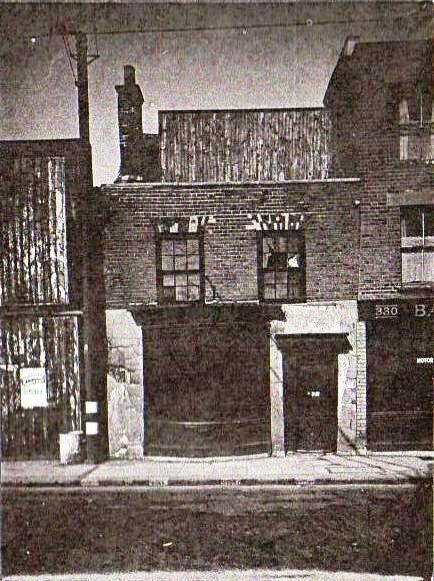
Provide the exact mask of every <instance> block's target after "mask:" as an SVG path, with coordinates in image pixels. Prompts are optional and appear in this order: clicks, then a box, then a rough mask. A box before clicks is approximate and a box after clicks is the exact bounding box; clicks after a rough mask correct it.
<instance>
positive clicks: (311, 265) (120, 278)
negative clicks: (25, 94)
mask: <svg viewBox="0 0 434 581" xmlns="http://www.w3.org/2000/svg"><path fill="white" fill-rule="evenodd" d="M359 187H360V184H359V183H358V182H357V181H344V182H300V183H286V184H279V185H277V184H276V185H265V184H264V185H254V186H251V185H248V186H247V185H243V186H241V185H215V186H199V185H198V186H188V187H187V186H173V185H171V186H168V185H167V186H165V185H162V184H159V185H157V184H156V185H154V186H153V185H150V184H147V185H144V184H142V185H137V184H136V185H129V184H119V185H114V186H107V187H105V188H103V190H102V196H103V197H104V198H105V201H106V203H107V205H108V221H107V225H106V239H105V271H106V288H107V301H108V305H109V307H111V308H113V307H119V306H125V305H127V304H129V303H144V302H154V301H156V300H157V295H156V269H155V238H154V227H153V221H156V220H158V219H159V218H162V217H174V218H175V217H176V218H180V217H185V218H188V217H189V216H191V215H196V216H213V218H214V219H215V223H209V224H207V225H206V228H205V273H206V275H207V276H208V277H209V279H210V281H211V282H212V285H213V286H214V287H215V291H216V293H217V296H218V297H219V298H220V299H221V300H224V301H234V300H257V298H258V288H257V241H256V232H255V231H254V230H248V229H246V226H247V225H248V224H251V219H249V213H255V212H261V213H263V214H268V213H270V212H271V213H280V212H285V211H288V210H289V209H294V208H298V209H300V208H301V209H302V211H303V212H304V214H305V216H306V222H305V239H306V264H307V267H306V271H307V275H306V285H307V298H308V300H323V299H339V298H355V297H356V295H357V277H358V270H359V269H358V233H357V224H358V210H357V208H356V206H355V204H354V201H355V199H357V198H358V195H359V193H358V192H359ZM212 297H213V289H212V287H211V285H210V284H209V283H208V282H207V283H206V298H207V300H211V299H212Z"/></svg>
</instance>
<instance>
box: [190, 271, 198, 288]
mask: <svg viewBox="0 0 434 581" xmlns="http://www.w3.org/2000/svg"><path fill="white" fill-rule="evenodd" d="M199 283H200V278H199V275H198V274H189V275H188V284H189V286H190V285H194V286H199Z"/></svg>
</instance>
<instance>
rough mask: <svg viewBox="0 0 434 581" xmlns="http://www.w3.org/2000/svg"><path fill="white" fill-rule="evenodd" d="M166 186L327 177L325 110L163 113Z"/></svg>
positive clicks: (327, 132) (161, 114)
mask: <svg viewBox="0 0 434 581" xmlns="http://www.w3.org/2000/svg"><path fill="white" fill-rule="evenodd" d="M159 124H160V143H161V164H162V181H163V182H244V181H245V182H255V181H286V180H305V179H324V178H327V177H328V173H329V160H328V144H329V135H330V130H331V126H330V118H329V115H328V113H327V111H325V110H324V109H275V110H263V111H259V110H250V111H246V110H237V111H162V112H160V116H159Z"/></svg>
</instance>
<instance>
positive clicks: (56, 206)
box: [0, 139, 83, 459]
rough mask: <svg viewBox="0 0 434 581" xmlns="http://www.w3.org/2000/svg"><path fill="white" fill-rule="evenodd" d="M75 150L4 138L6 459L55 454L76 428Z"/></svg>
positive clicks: (78, 268) (0, 296) (1, 293)
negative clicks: (62, 436)
mask: <svg viewBox="0 0 434 581" xmlns="http://www.w3.org/2000/svg"><path fill="white" fill-rule="evenodd" d="M81 157H82V153H81V148H80V145H79V141H78V140H74V139H71V140H50V141H7V142H5V141H3V142H1V143H0V217H1V220H0V245H1V254H0V338H1V342H0V377H1V435H2V456H3V457H5V458H13V459H16V458H25V459H27V458H36V459H40V458H53V457H58V453H59V444H58V438H59V434H60V433H61V432H69V431H74V430H81V429H82V401H83V398H82V393H81V385H82V381H81V366H80V359H81V355H80V351H81V347H80V345H81V341H80V333H81V330H80V324H81V289H82V270H83V269H82V254H83V252H82V241H83V235H82V222H81V218H82V217H81V212H82V209H81V206H82V194H83V192H82V190H81V186H80V184H81V176H80V172H81V169H80V168H81V165H82V164H81Z"/></svg>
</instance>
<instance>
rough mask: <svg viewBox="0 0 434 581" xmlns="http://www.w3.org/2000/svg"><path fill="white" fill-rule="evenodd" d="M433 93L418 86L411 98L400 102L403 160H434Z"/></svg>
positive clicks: (400, 145)
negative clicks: (433, 131)
mask: <svg viewBox="0 0 434 581" xmlns="http://www.w3.org/2000/svg"><path fill="white" fill-rule="evenodd" d="M433 121H434V109H433V103H432V95H431V92H430V91H429V90H428V89H427V88H424V87H423V86H422V85H420V86H418V87H417V88H416V90H415V91H414V94H412V95H410V96H409V98H406V97H402V98H401V99H400V101H399V154H400V159H401V160H411V159H414V160H430V159H434V135H433V133H432V123H433Z"/></svg>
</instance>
